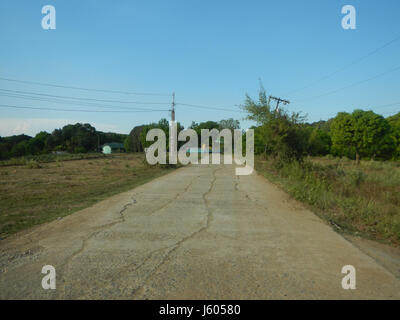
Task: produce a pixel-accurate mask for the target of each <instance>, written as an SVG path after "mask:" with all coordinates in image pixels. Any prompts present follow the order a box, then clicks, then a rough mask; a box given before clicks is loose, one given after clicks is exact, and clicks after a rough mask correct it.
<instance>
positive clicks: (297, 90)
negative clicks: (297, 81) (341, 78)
mask: <svg viewBox="0 0 400 320" xmlns="http://www.w3.org/2000/svg"><path fill="white" fill-rule="evenodd" d="M398 40H400V35H397V36H396V37H395V38H394V39H392V40H390V41H389V42H386V43H385V44H383V45H382V46H380V47H378V48H376V49H374V50H372V51H371V52H369V53H368V54H366V55H364V56H362V57H360V58H358V59H356V60H354V61H352V62H351V63H349V64H346V65H345V66H343V67H341V68H339V69H337V70H336V71H334V72H331V73H329V74H327V75H325V76H323V77H321V78H319V79H317V80H315V81H313V82H311V83H309V84H308V85H306V86H304V87H301V88H298V89H295V90H292V91H289V92H287V93H285V95H289V96H290V95H291V94H293V93H296V92H299V91H302V90H304V89H308V88H310V87H312V86H314V85H315V84H317V83H319V82H321V81H324V80H327V79H329V78H331V77H333V76H334V75H336V74H337V73H340V72H342V71H344V70H346V69H348V68H350V67H352V66H353V65H356V64H357V63H360V62H361V61H363V60H365V59H367V58H369V57H370V56H372V55H374V54H376V53H378V52H379V51H381V50H382V49H384V48H386V47H388V46H390V45H391V44H392V43H394V42H396V41H398Z"/></svg>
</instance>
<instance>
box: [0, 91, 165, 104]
mask: <svg viewBox="0 0 400 320" xmlns="http://www.w3.org/2000/svg"><path fill="white" fill-rule="evenodd" d="M0 91H5V92H12V93H21V94H29V95H36V96H44V97H52V98H62V99H72V100H86V101H98V102H112V103H125V104H160V105H167V104H169V102H140V101H121V100H109V99H94V98H82V97H74V96H60V95H53V94H46V93H37V92H31V91H20V90H9V89H3V88H0Z"/></svg>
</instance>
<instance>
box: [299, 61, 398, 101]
mask: <svg viewBox="0 0 400 320" xmlns="http://www.w3.org/2000/svg"><path fill="white" fill-rule="evenodd" d="M399 69H400V66H397V67H395V68H392V69H389V70H387V71H385V72H382V73H380V74H377V75H375V76H373V77H371V78H368V79H365V80H361V81H358V82H355V83H352V84H350V85H347V86H344V87H341V88H339V89H335V90H332V91H329V92H325V93H323V94H320V95H318V96H314V97H311V98H306V99H301V100H297V101H298V102H304V101H308V100H313V99H317V98H321V97H325V96H328V95H331V94H334V93H337V92H339V91H342V90H345V89H348V88H352V87H355V86H358V85H360V84H363V83H365V82H368V81H371V80H375V79H377V78H379V77H382V76H384V75H386V74H389V73H392V72H395V71H397V70H399Z"/></svg>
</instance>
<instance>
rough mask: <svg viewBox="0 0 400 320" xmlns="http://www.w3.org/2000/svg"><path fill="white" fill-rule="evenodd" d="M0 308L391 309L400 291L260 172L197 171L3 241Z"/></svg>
mask: <svg viewBox="0 0 400 320" xmlns="http://www.w3.org/2000/svg"><path fill="white" fill-rule="evenodd" d="M44 265H52V266H54V267H55V269H56V289H55V290H44V289H43V288H42V286H41V281H42V277H44V275H43V274H41V270H42V267H43V266H44ZM344 265H352V266H354V267H355V268H356V289H355V290H344V289H343V288H342V285H341V282H342V278H343V277H344V274H342V273H341V270H342V267H343V266H344ZM0 298H2V299H14V298H23V299H33V298H35V299H399V298H400V280H399V279H398V278H396V277H395V276H394V275H393V274H391V273H390V272H389V271H387V270H386V269H385V268H383V267H382V266H380V265H378V264H377V263H376V262H375V261H374V260H373V259H372V258H370V257H369V256H367V255H366V254H364V253H362V252H361V251H360V250H359V249H357V248H356V247H354V246H353V245H352V244H351V243H350V242H348V241H347V240H345V239H344V238H343V237H341V236H340V235H339V234H337V233H335V232H334V231H333V230H332V229H331V227H330V226H328V225H327V224H326V223H324V222H323V221H322V220H320V219H319V218H318V217H317V216H315V215H314V214H313V213H311V212H310V211H309V210H307V209H305V208H304V207H303V206H302V205H301V204H299V203H298V202H296V201H294V200H291V199H290V198H289V197H288V196H287V195H286V194H285V193H284V192H282V191H281V190H279V189H278V188H277V187H276V186H274V185H272V184H271V183H269V182H268V181H267V180H265V179H264V178H263V177H261V176H258V175H257V174H256V173H255V174H252V175H250V176H240V177H239V176H235V174H234V167H233V166H224V165H208V166H200V165H197V166H190V167H186V168H181V169H178V170H176V171H175V172H173V173H171V174H169V175H166V176H164V177H161V178H158V179H156V180H153V181H152V182H150V183H147V184H146V185H143V186H141V187H138V188H136V189H134V190H132V191H129V192H126V193H123V194H119V195H117V196H114V197H112V198H109V199H107V200H105V201H102V202H100V203H98V204H96V205H95V206H93V207H91V208H88V209H85V210H82V211H80V212H77V213H75V214H72V215H70V216H68V217H66V218H63V219H60V220H57V221H54V222H52V223H48V224H45V225H42V226H40V227H37V228H34V229H33V230H31V231H28V232H25V233H20V234H18V235H17V236H13V237H11V238H9V239H7V240H3V241H1V242H0Z"/></svg>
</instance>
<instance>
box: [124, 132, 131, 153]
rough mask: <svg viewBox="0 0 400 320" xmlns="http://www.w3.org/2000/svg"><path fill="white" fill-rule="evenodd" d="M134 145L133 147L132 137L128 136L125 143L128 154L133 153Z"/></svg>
mask: <svg viewBox="0 0 400 320" xmlns="http://www.w3.org/2000/svg"><path fill="white" fill-rule="evenodd" d="M132 145H133V141H132V136H131V135H128V136H127V137H126V138H125V141H124V148H125V150H126V152H133V148H132Z"/></svg>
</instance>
